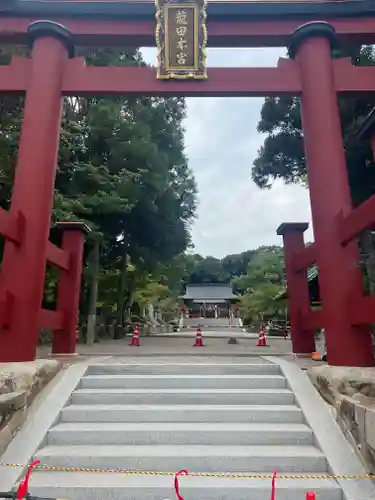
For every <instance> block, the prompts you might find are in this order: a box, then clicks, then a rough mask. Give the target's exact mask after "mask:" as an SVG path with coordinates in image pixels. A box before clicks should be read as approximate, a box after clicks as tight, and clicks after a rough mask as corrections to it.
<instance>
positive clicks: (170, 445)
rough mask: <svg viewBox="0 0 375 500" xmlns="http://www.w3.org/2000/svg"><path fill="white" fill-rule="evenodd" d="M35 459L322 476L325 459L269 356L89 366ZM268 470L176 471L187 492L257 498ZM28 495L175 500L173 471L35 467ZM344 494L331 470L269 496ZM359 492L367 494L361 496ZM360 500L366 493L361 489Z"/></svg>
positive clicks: (198, 498)
mask: <svg viewBox="0 0 375 500" xmlns="http://www.w3.org/2000/svg"><path fill="white" fill-rule="evenodd" d="M35 457H36V458H38V459H39V460H40V461H41V463H42V464H47V465H53V466H61V467H85V468H86V467H87V468H111V469H113V468H122V469H125V468H126V469H127V468H129V469H135V470H139V471H172V472H175V471H178V470H180V469H184V468H186V469H188V470H189V471H190V472H208V473H223V472H228V473H231V472H235V473H236V472H237V473H238V472H244V473H250V474H251V473H257V474H267V475H270V474H271V475H272V472H273V471H274V470H275V469H276V470H277V471H278V473H279V474H290V475H292V476H299V475H323V476H324V475H327V473H328V470H329V464H328V462H327V459H326V457H325V455H324V454H323V452H322V451H321V450H320V449H319V448H318V447H317V446H316V444H315V439H314V433H313V431H312V429H311V428H310V427H309V425H308V424H307V423H306V420H305V418H304V414H303V412H302V410H301V408H299V406H298V405H297V404H296V400H295V396H294V394H293V392H292V391H291V390H290V388H289V387H288V383H287V380H286V378H285V376H284V375H283V373H282V371H281V370H280V367H279V366H278V365H277V364H272V363H267V362H261V361H259V360H258V361H254V362H253V363H241V364H203V363H196V364H177V363H168V364H151V363H150V364H144V365H126V364H107V365H104V364H103V365H99V364H98V365H92V366H89V367H88V369H87V372H86V373H85V375H84V376H83V377H82V379H81V381H80V383H79V385H78V387H77V388H76V390H74V391H73V393H72V394H71V397H70V399H69V401H68V404H67V405H66V406H65V407H64V408H63V409H62V411H61V413H60V417H59V418H58V419H57V421H56V422H55V424H54V425H53V426H52V427H51V428H50V429H49V431H48V433H47V435H46V438H45V439H44V442H43V443H42V446H41V447H40V448H39V450H38V451H37V452H36V453H35ZM270 486H271V481H270V479H269V478H264V479H249V478H231V477H215V476H212V477H201V476H200V477H194V476H190V477H189V476H184V477H181V480H180V490H181V494H182V495H183V496H184V497H185V499H186V500H217V499H220V500H245V499H246V500H263V499H269V497H270ZM30 491H31V493H32V494H33V495H42V496H45V497H57V498H67V499H71V500H103V499H109V500H120V499H132V500H163V499H174V498H175V493H174V490H173V476H172V475H169V476H163V475H126V474H121V473H115V472H63V471H42V470H40V471H35V472H34V473H33V476H32V481H31V487H30ZM306 491H315V492H316V493H317V498H318V499H319V500H343V498H344V497H343V492H342V490H341V487H340V485H339V484H338V483H337V482H336V481H334V480H332V479H329V478H318V479H314V478H312V479H306V478H299V477H296V478H291V479H278V480H277V495H276V499H277V500H304V499H305V493H306ZM363 498H365V497H363ZM366 499H367V497H366Z"/></svg>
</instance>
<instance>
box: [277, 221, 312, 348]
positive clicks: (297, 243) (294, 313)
mask: <svg viewBox="0 0 375 500" xmlns="http://www.w3.org/2000/svg"><path fill="white" fill-rule="evenodd" d="M307 227H308V225H307V224H305V225H304V227H303V226H302V225H301V224H298V223H297V224H294V223H290V224H288V223H284V224H282V226H280V228H279V229H278V231H277V232H278V234H282V236H283V241H284V256H285V270H286V281H287V284H288V299H289V300H288V311H289V321H290V330H291V337H292V345H293V352H294V353H295V354H311V353H312V352H314V351H315V339H314V331H313V330H312V329H311V328H309V327H308V325H307V323H306V322H305V318H308V317H309V314H310V312H311V310H310V296H309V288H308V282H307V271H306V269H304V270H302V271H300V272H296V271H295V269H294V266H295V264H294V259H295V255H297V254H301V253H302V252H303V251H304V248H305V244H304V241H303V233H304V231H306V229H307Z"/></svg>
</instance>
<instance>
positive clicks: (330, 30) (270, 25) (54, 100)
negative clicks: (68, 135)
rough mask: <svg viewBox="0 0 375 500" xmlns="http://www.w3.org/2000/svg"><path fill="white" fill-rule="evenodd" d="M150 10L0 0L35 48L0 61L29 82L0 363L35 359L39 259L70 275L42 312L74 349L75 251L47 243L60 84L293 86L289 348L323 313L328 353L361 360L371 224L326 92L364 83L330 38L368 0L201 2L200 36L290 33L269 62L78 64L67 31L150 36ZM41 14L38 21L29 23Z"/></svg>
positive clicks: (367, 343) (193, 91)
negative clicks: (309, 238) (295, 219)
mask: <svg viewBox="0 0 375 500" xmlns="http://www.w3.org/2000/svg"><path fill="white" fill-rule="evenodd" d="M154 15H155V8H154V5H153V4H152V3H148V2H144V3H138V2H135V1H134V2H133V1H132V2H129V3H126V2H115V1H113V2H106V1H100V0H99V1H82V2H81V1H76V0H67V1H66V2H54V1H53V0H51V1H50V2H48V1H43V2H39V1H35V0H28V1H22V0H21V1H20V2H16V3H15V4H13V3H12V2H10V4H8V6H7V7H5V12H4V16H3V17H1V8H0V42H5V43H26V42H27V43H29V44H30V45H31V46H32V56H31V58H30V59H29V58H22V57H15V58H13V60H12V62H11V64H10V65H9V66H2V67H0V92H17V93H23V92H25V93H26V102H25V112H24V120H23V124H22V133H21V139H20V144H19V155H18V164H17V170H16V175H15V181H14V187H13V196H12V203H11V208H10V211H9V213H5V212H0V232H1V233H2V234H3V235H4V236H5V238H6V244H5V252H4V259H3V264H2V270H1V275H0V291H1V294H2V298H3V300H2V305H3V308H2V309H1V313H0V322H1V325H0V361H28V360H31V359H33V358H34V355H35V346H36V341H37V335H38V330H39V327H40V325H41V317H43V318H47V314H46V313H41V312H40V311H41V309H40V305H41V301H42V295H43V283H44V273H45V264H46V260H49V261H52V262H54V263H57V264H58V265H59V267H61V268H62V269H66V272H67V273H68V274H69V272H70V273H71V274H70V281H69V283H70V287H71V288H70V295H71V297H70V303H69V304H67V302H68V299H69V297H68V295H69V294H67V292H66V290H67V287H66V286H65V292H64V293H63V291H61V297H65V298H61V299H60V304H59V306H58V311H57V312H56V313H53V316H51V314H48V318H50V319H49V320H48V324H49V325H50V326H53V328H54V329H55V332H56V340H55V348H54V351H55V352H57V353H72V352H73V351H74V347H75V341H74V336H73V330H74V329H75V328H73V327H72V325H73V324H75V322H76V314H77V311H78V290H79V278H77V276H78V272H79V271H80V266H79V263H78V261H79V259H77V257H76V258H75V260H74V259H73V260H74V263H73V260H72V257H70V261H69V265H68V264H67V263H66V262H65V264H62V263H61V259H62V258H63V259H65V260H66V254H64V255H65V256H64V257H62V255H61V254H60V253H59V252H60V251H59V250H56V249H55V248H54V249H53V250H52V249H51V245H50V243H49V242H48V232H49V226H50V218H51V208H52V198H53V186H54V181H55V175H56V159H57V151H58V144H59V134H60V122H61V111H62V96H63V95H98V94H99V95H109V94H132V95H144V94H151V95H158V96H171V95H176V96H179V95H185V96H265V95H281V94H290V95H296V96H301V107H302V120H303V128H304V137H305V149H306V158H307V166H308V175H309V185H310V196H311V208H312V216H313V222H314V232H315V244H314V246H313V247H312V248H308V249H306V250H305V249H304V245H303V237H302V233H303V230H304V229H305V228H306V225H303V224H283V225H282V226H281V227H280V228H279V230H278V231H279V234H283V236H284V242H285V251H286V268H287V278H288V285H289V292H290V311H291V325H292V339H293V345H294V350H295V352H299V353H311V351H312V350H313V349H314V341H313V327H314V326H316V325H318V324H320V325H324V327H325V329H326V338H327V347H328V357H329V362H330V363H331V364H335V365H358V366H372V365H373V364H374V358H373V355H372V348H371V347H372V346H371V336H370V331H369V327H368V323H369V322H370V321H375V307H373V306H374V301H373V298H372V297H370V298H365V297H363V290H362V282H361V274H360V271H359V269H358V268H357V267H356V266H355V265H354V263H355V262H356V261H357V260H358V250H357V247H356V244H355V242H354V241H353V240H354V238H355V235H356V234H358V233H359V232H360V231H361V230H363V229H364V228H365V227H370V226H372V225H373V224H375V212H374V210H373V208H374V207H375V198H374V199H371V200H369V201H368V202H366V203H365V204H364V205H363V206H361V207H359V208H358V209H357V210H356V211H354V212H353V211H352V205H351V199H350V193H349V186H348V180H347V172H346V167H345V157H344V150H343V142H342V136H341V127H340V118H339V112H338V106H337V94H338V93H359V92H367V93H375V68H374V67H365V68H364V67H353V66H352V65H351V63H350V61H349V60H347V59H341V60H332V57H331V49H332V46H333V45H334V44H335V43H337V41H340V39H345V40H348V39H355V40H361V41H363V42H364V43H374V42H375V5H374V3H373V2H372V0H363V1H361V2H357V1H355V0H354V1H350V0H348V1H342V2H333V1H332V2H330V1H327V2H324V1H323V2H319V1H317V2H311V1H308V2H306V1H300V2H293V3H289V2H281V1H280V2H276V3H275V2H272V9H271V8H270V4H269V3H268V2H267V1H266V0H265V1H264V2H262V3H258V2H256V3H250V2H249V3H246V2H231V1H228V2H226V1H224V2H217V3H215V2H212V3H210V4H209V7H208V33H209V42H210V46H225V47H250V46H279V45H288V46H289V56H290V57H289V59H280V61H279V64H278V66H277V67H275V68H209V69H208V79H207V80H200V81H194V80H188V79H185V80H179V81H161V80H157V79H156V77H155V75H156V72H155V69H154V68H148V67H89V66H85V64H84V61H83V59H82V58H76V57H74V42H76V43H77V44H84V45H90V44H91V45H102V44H106V45H119V44H120V45H123V46H124V45H127V46H149V45H154V44H155V38H154V37H155V35H154V32H155V21H154ZM92 16H97V17H98V16H100V20H93V18H92ZM322 17H323V18H324V20H323V21H322ZM41 18H45V19H46V18H47V19H48V20H47V21H38V19H41ZM308 21H309V22H308ZM30 186H38V189H30ZM322 186H324V189H322ZM371 214H374V215H371ZM70 234H71V236H70V240H69V241H71V242H72V241H73V239H74V238H75V250H74V252H73V251H72V250H70V255H73V254H74V255H76V256H77V255H78V253H79V252H81V249H82V243H83V237H82V235H81V234H80V233H76V232H74V233H70ZM77 234H79V237H78V236H77ZM67 238H68V237H67ZM78 242H79V244H78ZM67 245H68V244H67ZM71 245H73V243H71ZM70 248H71V247H70ZM72 252H73V253H72ZM57 255H59V257H57ZM79 257H81V254H80V255H79ZM314 261H316V262H317V265H318V268H319V282H320V290H321V296H322V302H323V312H322V315H321V317H318V316H317V315H314V313H312V312H310V310H309V304H308V303H307V298H308V297H307V294H306V290H307V279H306V272H305V270H306V268H307V267H308V266H309V265H311V263H312V262H314ZM64 266H65V267H64ZM69 270H70V271H69ZM73 275H74V279H73ZM67 280H68V278H67ZM67 280H66V282H67ZM72 291H74V293H73V296H72ZM9 304H12V308H9ZM74 315H75V317H74ZM43 321H44V322H45V323H47V319H44V320H43ZM68 323H69V325H68ZM66 325H68V326H66ZM62 332H63V333H62ZM74 334H75V332H74ZM64 335H65V337H64ZM59 339H60V340H59ZM64 339H65V341H64ZM63 341H64V342H63Z"/></svg>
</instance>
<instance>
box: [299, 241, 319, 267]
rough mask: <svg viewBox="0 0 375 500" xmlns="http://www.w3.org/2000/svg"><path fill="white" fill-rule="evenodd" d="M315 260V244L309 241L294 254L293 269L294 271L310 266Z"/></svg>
mask: <svg viewBox="0 0 375 500" xmlns="http://www.w3.org/2000/svg"><path fill="white" fill-rule="evenodd" d="M315 262H316V248H315V244H314V243H311V244H310V245H307V246H306V247H304V248H303V250H301V251H300V252H299V253H297V254H296V255H295V256H294V259H293V269H294V271H295V272H299V271H302V270H303V269H308V268H309V267H312V266H313V265H314V264H315Z"/></svg>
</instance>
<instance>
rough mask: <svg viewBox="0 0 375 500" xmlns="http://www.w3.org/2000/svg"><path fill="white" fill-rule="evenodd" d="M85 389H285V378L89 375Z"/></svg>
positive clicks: (272, 376) (262, 376) (257, 376)
mask: <svg viewBox="0 0 375 500" xmlns="http://www.w3.org/2000/svg"><path fill="white" fill-rule="evenodd" d="M80 386H81V388H83V389H282V388H285V387H286V380H285V377H283V376H282V375H244V374H240V375H89V376H87V377H83V378H82V380H81V384H80Z"/></svg>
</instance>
